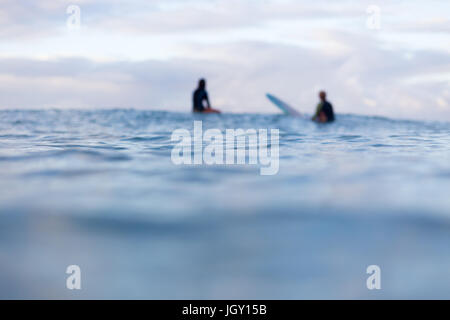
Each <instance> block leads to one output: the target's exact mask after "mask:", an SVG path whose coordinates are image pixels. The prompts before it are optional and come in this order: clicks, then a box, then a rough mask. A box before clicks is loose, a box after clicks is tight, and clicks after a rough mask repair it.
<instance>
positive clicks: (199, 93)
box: [192, 79, 220, 113]
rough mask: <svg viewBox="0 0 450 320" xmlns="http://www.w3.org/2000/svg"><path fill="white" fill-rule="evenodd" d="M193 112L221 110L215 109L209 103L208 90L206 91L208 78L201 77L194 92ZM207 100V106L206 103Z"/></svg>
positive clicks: (216, 111) (217, 111) (215, 111)
mask: <svg viewBox="0 0 450 320" xmlns="http://www.w3.org/2000/svg"><path fill="white" fill-rule="evenodd" d="M192 98H193V99H192V100H193V112H202V113H220V111H219V110H215V109H213V108H211V104H210V103H209V98H208V92H206V80H205V79H200V81H199V82H198V87H197V89H196V90H195V91H194V94H193V97H192ZM204 102H206V107H205V105H204Z"/></svg>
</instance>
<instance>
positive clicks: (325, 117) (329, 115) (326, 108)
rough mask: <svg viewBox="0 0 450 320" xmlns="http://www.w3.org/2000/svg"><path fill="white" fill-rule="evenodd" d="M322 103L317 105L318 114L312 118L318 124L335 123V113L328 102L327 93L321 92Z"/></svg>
mask: <svg viewBox="0 0 450 320" xmlns="http://www.w3.org/2000/svg"><path fill="white" fill-rule="evenodd" d="M319 98H320V103H319V104H318V105H317V109H316V113H315V115H314V117H313V118H312V120H313V121H316V122H321V123H325V122H333V121H334V119H335V118H334V111H333V106H332V105H331V103H329V102H328V101H327V94H326V92H325V91H320V92H319Z"/></svg>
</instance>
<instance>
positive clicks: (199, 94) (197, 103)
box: [192, 88, 209, 112]
mask: <svg viewBox="0 0 450 320" xmlns="http://www.w3.org/2000/svg"><path fill="white" fill-rule="evenodd" d="M192 100H193V109H194V111H196V112H203V111H205V107H204V106H203V101H204V100H206V101H209V100H208V93H207V92H206V90H205V89H201V88H198V89H197V90H195V91H194V96H193V99H192Z"/></svg>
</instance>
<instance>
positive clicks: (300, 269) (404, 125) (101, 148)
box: [0, 110, 450, 299]
mask: <svg viewBox="0 0 450 320" xmlns="http://www.w3.org/2000/svg"><path fill="white" fill-rule="evenodd" d="M194 120H202V121H203V127H204V129H205V130H206V129H208V128H218V129H221V130H225V129H229V128H244V129H247V128H255V129H259V128H277V129H279V130H280V170H279V173H278V174H277V175H274V176H261V175H260V174H259V168H258V166H248V165H240V166H238V165H234V166H207V165H201V166H184V165H182V166H176V165H174V164H173V163H172V161H171V157H170V155H171V151H172V148H173V146H174V143H173V142H171V139H170V137H171V134H172V131H173V130H175V129H177V128H186V129H189V130H192V128H193V121H194ZM0 190H1V192H0V298H64V299H66V298H67V299H72V298H75V299H78V298H138V299H140V298H146V299H147V298H148V299H165V298H169V299H180V298H189V299H191V298H194V299H204V298H205V299H219V298H227V299H241V298H243V299H260V298H261V299H301V298H306V299H309V298H325V299H335V298H369V299H372V298H373V299H379V298H387V299H390V298H447V299H448V298H450V124H449V123H445V122H440V123H439V122H418V121H401V120H391V119H387V118H380V117H364V116H355V115H340V116H339V117H338V121H337V122H336V123H334V124H331V125H318V124H314V123H312V122H310V121H307V120H302V119H295V118H289V117H285V116H282V115H251V114H246V115H237V114H235V115H231V114H230V115H207V116H202V115H192V114H188V113H171V112H154V111H135V110H104V111H58V110H49V111H0ZM73 264H75V265H79V266H80V267H81V271H82V289H81V290H80V291H71V290H68V289H66V277H67V276H68V275H67V274H66V273H65V271H66V268H67V266H69V265H73ZM369 265H379V266H380V268H381V286H382V289H381V290H373V291H370V290H368V289H367V287H366V279H367V277H368V275H367V274H366V268H367V266H369Z"/></svg>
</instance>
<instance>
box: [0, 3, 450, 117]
mask: <svg viewBox="0 0 450 320" xmlns="http://www.w3.org/2000/svg"><path fill="white" fill-rule="evenodd" d="M377 3H378V5H379V6H380V7H381V9H382V11H381V12H382V15H383V16H382V28H381V30H379V31H373V30H368V29H367V28H366V24H365V22H366V18H367V13H366V7H367V5H369V4H372V1H368V0H367V1H366V0H364V1H361V2H358V4H357V5H355V3H354V2H353V1H339V2H332V1H324V0H317V1H314V2H309V1H304V2H301V1H294V0H264V1H263V0H239V1H238V0H183V1H181V0H165V1H156V0H153V1H147V0H130V1H126V2H125V1H119V0H71V1H69V0H60V1H54V0H40V1H34V0H23V1H16V0H3V2H2V6H1V7H0V43H1V44H2V52H1V54H2V55H1V56H0V57H3V58H0V108H48V107H58V108H110V107H122V108H129V107H135V108H149V109H167V110H178V111H182V110H185V111H187V110H190V108H191V92H192V90H193V88H194V86H195V83H196V81H197V80H198V78H199V77H207V78H208V80H209V84H208V85H209V90H210V94H211V98H212V102H213V104H214V105H215V106H217V107H219V108H222V109H224V110H225V111H233V112H274V111H275V110H274V108H273V107H272V106H271V105H270V104H269V103H268V102H267V101H266V99H265V97H264V94H265V93H266V92H272V93H275V94H278V95H280V96H281V97H283V98H284V99H286V100H287V101H288V102H291V103H292V104H293V105H295V106H297V108H298V109H300V110H302V111H306V112H308V111H309V112H311V111H312V110H313V108H314V105H315V104H316V102H317V101H316V94H317V91H318V90H319V89H326V90H327V91H329V95H330V98H331V99H332V101H333V103H334V104H335V107H336V109H337V111H338V112H351V113H364V114H378V115H385V116H393V117H405V118H429V119H432V118H433V119H450V110H449V104H448V103H446V102H447V101H449V74H450V61H449V58H448V53H449V50H448V46H447V48H446V47H445V40H446V38H445V36H444V37H442V34H444V35H445V33H446V32H448V19H447V18H442V12H443V10H442V8H443V7H445V5H447V6H448V4H447V3H446V2H445V1H439V0H435V1H433V7H430V6H424V5H422V4H420V2H417V1H416V2H415V1H413V2H411V5H409V2H408V6H407V7H408V8H406V7H405V6H406V3H405V2H402V1H384V0H380V1H379V2H377ZM70 4H76V5H79V6H80V7H81V10H82V11H81V16H82V26H83V28H84V29H83V31H82V32H81V33H80V34H79V35H77V36H70V37H69V36H67V30H66V28H65V23H66V19H67V14H66V8H67V6H68V5H70ZM405 8H406V9H409V10H410V11H408V14H405ZM419 13H420V19H416V18H417V16H418V15H419ZM430 33H431V34H433V35H434V36H436V37H437V38H436V39H438V38H439V37H441V38H440V39H441V42H440V43H442V45H441V46H434V45H431V44H429V43H427V42H422V41H418V40H417V39H423V38H420V37H423V36H424V34H425V36H426V37H427V38H430ZM407 34H408V37H406V36H405V35H407ZM395 37H397V38H400V39H403V38H404V42H400V41H397V40H396V39H395ZM12 57H22V58H12ZM42 57H45V60H43V59H42ZM62 57H65V58H62ZM155 57H157V58H158V59H159V60H157V59H156V58H155Z"/></svg>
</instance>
